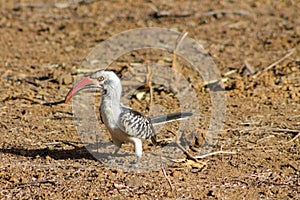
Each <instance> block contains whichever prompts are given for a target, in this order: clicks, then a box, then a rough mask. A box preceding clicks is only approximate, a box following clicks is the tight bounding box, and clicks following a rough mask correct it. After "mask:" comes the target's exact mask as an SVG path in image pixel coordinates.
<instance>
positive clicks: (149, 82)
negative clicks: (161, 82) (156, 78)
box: [147, 65, 153, 106]
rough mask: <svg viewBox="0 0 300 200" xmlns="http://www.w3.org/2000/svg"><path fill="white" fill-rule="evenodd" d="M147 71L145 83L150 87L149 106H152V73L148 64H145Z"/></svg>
mask: <svg viewBox="0 0 300 200" xmlns="http://www.w3.org/2000/svg"><path fill="white" fill-rule="evenodd" d="M147 72H148V74H147V84H148V86H149V89H150V106H152V103H153V88H152V81H151V79H152V75H153V73H152V70H151V68H150V66H149V65H147Z"/></svg>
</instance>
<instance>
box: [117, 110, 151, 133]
mask: <svg viewBox="0 0 300 200" xmlns="http://www.w3.org/2000/svg"><path fill="white" fill-rule="evenodd" d="M118 124H119V126H120V127H119V128H121V130H123V131H124V132H126V133H127V134H128V135H129V136H132V137H137V138H143V139H146V138H149V137H151V136H153V135H154V134H155V132H154V128H153V125H152V123H151V120H150V118H148V117H145V116H144V115H142V114H141V113H139V112H137V111H135V110H132V109H130V108H128V107H122V113H121V114H120V117H119V123H118Z"/></svg>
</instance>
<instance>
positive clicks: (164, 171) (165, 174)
mask: <svg viewBox="0 0 300 200" xmlns="http://www.w3.org/2000/svg"><path fill="white" fill-rule="evenodd" d="M161 170H162V172H163V174H164V176H165V178H166V179H167V181H168V184H169V186H170V188H171V190H172V191H173V185H172V183H171V180H170V179H169V177H168V176H167V173H166V170H165V168H164V166H161Z"/></svg>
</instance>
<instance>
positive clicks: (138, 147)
mask: <svg viewBox="0 0 300 200" xmlns="http://www.w3.org/2000/svg"><path fill="white" fill-rule="evenodd" d="M129 140H130V141H131V142H132V143H133V144H134V150H135V155H136V157H137V160H136V163H135V164H133V166H134V167H137V166H138V165H139V163H140V161H141V158H142V154H143V144H142V140H140V139H139V138H136V137H130V138H129Z"/></svg>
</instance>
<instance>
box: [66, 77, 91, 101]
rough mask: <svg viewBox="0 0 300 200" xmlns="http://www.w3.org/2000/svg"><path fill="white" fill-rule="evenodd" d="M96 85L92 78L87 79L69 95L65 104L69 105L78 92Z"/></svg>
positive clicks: (79, 83)
mask: <svg viewBox="0 0 300 200" xmlns="http://www.w3.org/2000/svg"><path fill="white" fill-rule="evenodd" d="M93 85H94V82H93V80H92V79H91V78H89V77H85V78H83V79H82V80H81V81H79V82H78V83H77V84H76V85H75V86H74V87H73V88H72V89H71V90H70V91H69V92H68V94H67V96H66V98H65V103H67V102H68V101H69V100H70V99H71V98H72V97H73V96H74V95H75V94H76V93H77V92H79V91H80V90H83V89H85V88H91V87H92V86H93Z"/></svg>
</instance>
